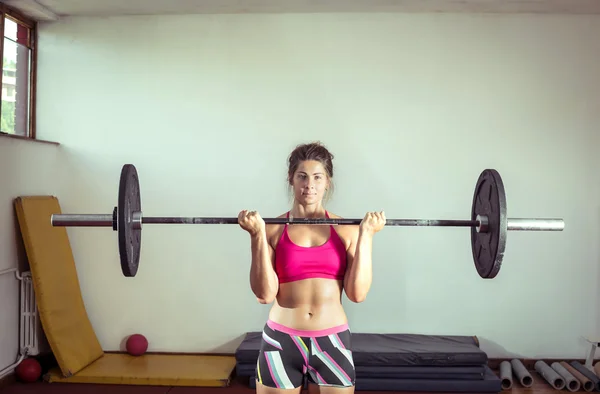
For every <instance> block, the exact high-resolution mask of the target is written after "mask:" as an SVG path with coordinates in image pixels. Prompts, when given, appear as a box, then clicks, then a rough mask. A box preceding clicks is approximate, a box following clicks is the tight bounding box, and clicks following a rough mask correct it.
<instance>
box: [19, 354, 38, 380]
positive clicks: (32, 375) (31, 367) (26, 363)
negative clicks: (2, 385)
mask: <svg viewBox="0 0 600 394" xmlns="http://www.w3.org/2000/svg"><path fill="white" fill-rule="evenodd" d="M15 374H16V375H17V378H18V379H19V380H20V381H22V382H26V383H32V382H35V381H37V380H38V379H39V378H40V376H41V375H42V366H41V365H40V363H39V362H38V361H37V360H36V359H35V358H26V359H25V360H23V361H22V362H21V363H20V364H19V365H18V366H17V368H16V369H15Z"/></svg>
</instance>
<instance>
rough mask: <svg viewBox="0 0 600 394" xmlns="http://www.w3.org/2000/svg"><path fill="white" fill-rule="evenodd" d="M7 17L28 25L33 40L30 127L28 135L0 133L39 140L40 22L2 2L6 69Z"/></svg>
mask: <svg viewBox="0 0 600 394" xmlns="http://www.w3.org/2000/svg"><path fill="white" fill-rule="evenodd" d="M7 17H10V18H11V19H14V20H16V21H18V22H17V23H20V24H22V25H23V26H25V27H27V28H28V29H29V32H30V40H31V48H30V49H31V69H30V73H29V89H28V93H29V96H28V99H29V106H28V107H29V111H28V112H29V113H28V116H29V127H28V129H27V135H18V134H8V133H0V135H2V136H7V137H13V138H21V139H26V140H37V138H36V116H35V115H36V90H37V89H36V87H37V52H38V51H37V42H38V29H37V27H38V24H37V21H35V20H33V19H31V18H30V17H27V16H26V15H24V14H23V13H22V12H20V11H18V10H16V9H14V8H12V7H10V6H7V5H6V4H2V3H0V30H1V31H2V40H0V64H1V65H2V67H1V68H2V70H4V24H5V20H6V18H7ZM3 74H4V72H0V86H2V79H3ZM0 108H2V100H1V98H0ZM0 132H2V130H0Z"/></svg>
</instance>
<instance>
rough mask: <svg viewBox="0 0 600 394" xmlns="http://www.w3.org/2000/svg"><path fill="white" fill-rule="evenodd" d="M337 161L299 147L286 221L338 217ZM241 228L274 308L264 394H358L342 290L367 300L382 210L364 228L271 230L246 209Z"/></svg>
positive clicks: (266, 340)
mask: <svg viewBox="0 0 600 394" xmlns="http://www.w3.org/2000/svg"><path fill="white" fill-rule="evenodd" d="M332 160H333V155H332V154H331V153H330V152H329V151H328V150H327V149H326V148H325V147H324V146H322V145H321V144H319V143H310V144H304V145H299V146H297V147H296V149H294V150H293V151H292V153H291V154H290V156H289V159H288V164H289V166H288V183H289V186H290V187H291V189H292V192H293V196H294V203H293V206H292V208H291V210H290V211H289V212H286V213H284V214H282V215H280V216H279V217H289V216H291V217H293V218H326V217H327V218H339V216H337V215H334V214H332V213H330V212H327V210H325V208H324V206H323V201H324V200H326V199H328V197H329V196H330V195H331V190H332V188H333V182H332V178H333V163H332ZM238 220H239V224H240V226H241V227H242V228H243V229H244V230H246V231H248V233H250V237H251V248H252V266H251V268H250V285H251V287H252V291H253V292H254V294H255V295H256V298H257V299H258V302H260V303H261V304H270V303H272V302H274V305H273V307H272V308H271V311H270V312H269V319H268V321H267V324H266V325H265V327H264V330H263V333H262V345H261V350H260V355H259V358H258V362H257V365H256V388H257V392H258V393H259V394H280V393H281V392H282V390H285V392H286V393H290V390H291V391H293V392H294V393H299V392H300V390H301V388H302V383H303V377H304V376H307V377H308V379H309V382H310V383H311V384H310V386H309V390H310V392H317V391H318V392H321V393H326V394H327V393H342V392H344V394H345V393H352V392H353V391H354V382H355V372H354V362H353V359H352V351H351V338H350V330H349V328H348V320H347V317H346V314H345V313H344V309H343V307H342V302H341V296H342V291H345V292H346V296H347V297H348V299H349V300H351V301H353V302H362V301H364V300H365V298H366V297H367V293H368V291H369V288H370V287H371V278H372V270H371V248H372V241H373V235H374V234H375V233H377V232H378V231H380V230H381V229H382V228H383V226H384V225H385V215H384V213H383V212H378V213H375V212H369V213H367V214H366V215H365V217H364V219H363V220H362V221H361V223H360V225H359V226H349V225H344V226H337V228H334V226H331V225H327V226H321V225H299V224H294V225H291V226H288V225H269V226H266V225H265V223H264V221H263V220H262V218H261V217H260V215H259V214H258V213H257V212H255V211H250V212H249V211H247V210H243V211H241V212H240V214H239V216H238Z"/></svg>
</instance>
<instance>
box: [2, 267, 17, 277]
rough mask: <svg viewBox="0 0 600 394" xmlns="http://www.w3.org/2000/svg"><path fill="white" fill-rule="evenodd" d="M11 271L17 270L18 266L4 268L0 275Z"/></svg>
mask: <svg viewBox="0 0 600 394" xmlns="http://www.w3.org/2000/svg"><path fill="white" fill-rule="evenodd" d="M11 272H17V269H16V268H8V269H5V270H2V271H0V275H4V274H9V273H11Z"/></svg>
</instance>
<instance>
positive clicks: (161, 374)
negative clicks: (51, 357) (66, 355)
mask: <svg viewBox="0 0 600 394" xmlns="http://www.w3.org/2000/svg"><path fill="white" fill-rule="evenodd" d="M234 369H235V357H234V356H212V355H180V354H176V355H175V354H174V355H170V354H146V355H143V356H140V357H134V356H130V355H128V354H109V353H106V354H104V356H103V357H102V358H100V359H99V360H97V361H95V362H94V363H93V364H92V365H90V366H89V367H87V368H85V369H83V370H82V371H80V372H79V373H77V374H76V375H74V376H71V377H69V378H65V377H62V375H61V373H60V370H58V368H55V369H53V370H50V371H49V372H48V373H47V374H46V376H45V380H46V381H48V382H64V383H107V384H135V385H140V384H142V385H153V386H197V387H225V386H229V383H230V381H231V376H232V373H233V370H234Z"/></svg>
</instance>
